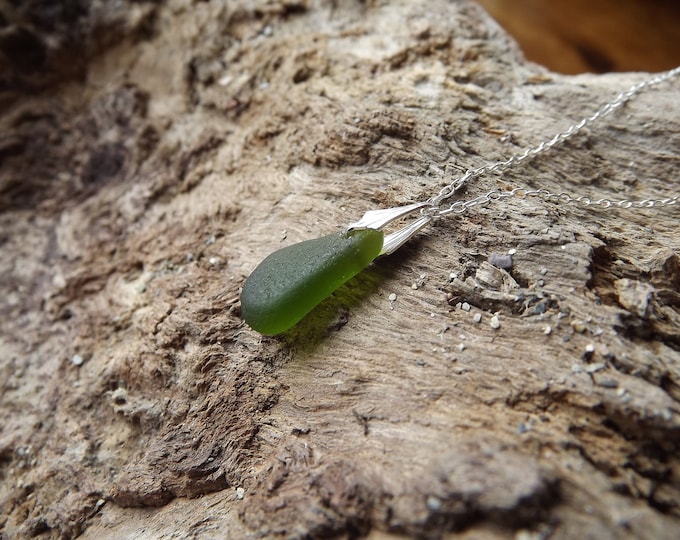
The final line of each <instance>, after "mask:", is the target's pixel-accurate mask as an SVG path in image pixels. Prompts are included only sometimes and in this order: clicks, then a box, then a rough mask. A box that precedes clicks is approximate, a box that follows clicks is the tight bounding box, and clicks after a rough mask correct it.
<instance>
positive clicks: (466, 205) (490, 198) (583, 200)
mask: <svg viewBox="0 0 680 540" xmlns="http://www.w3.org/2000/svg"><path fill="white" fill-rule="evenodd" d="M511 197H515V198H518V199H526V198H529V197H537V198H540V199H543V200H544V201H546V202H550V203H555V204H560V205H572V206H580V207H582V208H589V207H599V208H602V209H607V208H661V207H664V206H673V205H676V204H679V200H680V195H675V196H674V197H666V198H664V199H642V200H631V199H620V200H614V199H607V198H602V199H597V200H593V199H591V198H590V197H585V196H578V197H574V196H573V195H570V194H569V193H565V192H561V193H553V192H552V191H549V190H547V189H526V188H515V189H512V190H508V191H502V190H500V189H495V190H492V191H489V192H487V193H484V194H483V195H479V196H478V197H475V198H474V199H468V200H467V201H456V202H454V203H453V204H451V205H449V206H448V207H446V208H444V209H437V211H436V214H433V217H443V216H446V215H448V214H464V213H465V212H467V211H468V210H470V209H472V208H475V207H477V206H486V205H487V204H489V203H492V202H495V201H499V200H501V199H508V198H511Z"/></svg>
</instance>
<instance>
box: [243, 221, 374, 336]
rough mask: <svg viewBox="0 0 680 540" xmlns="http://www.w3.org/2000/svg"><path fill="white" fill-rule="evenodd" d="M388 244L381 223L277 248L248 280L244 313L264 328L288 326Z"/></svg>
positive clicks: (274, 330)
mask: <svg viewBox="0 0 680 540" xmlns="http://www.w3.org/2000/svg"><path fill="white" fill-rule="evenodd" d="M382 248H383V233H382V231H379V230H376V229H363V230H353V231H343V232H338V233H335V234H330V235H328V236H324V237H322V238H316V239H314V240H306V241H304V242H300V243H298V244H293V245H291V246H287V247H284V248H282V249H279V250H278V251H275V252H274V253H272V254H271V255H269V256H268V257H267V258H266V259H264V260H263V261H262V262H261V263H260V265H259V266H258V267H257V268H255V270H254V271H253V273H252V274H250V276H249V277H248V279H247V280H246V282H245V283H244V285H243V291H242V293H241V314H242V316H243V319H244V320H245V321H246V322H247V323H248V324H249V325H250V326H251V327H252V328H253V329H254V330H257V331H258V332H260V333H261V334H266V335H275V334H280V333H281V332H285V331H286V330H288V329H289V328H291V327H292V326H293V325H294V324H295V323H297V322H298V321H299V320H300V319H302V318H303V317H304V316H305V315H306V314H307V313H309V312H310V311H311V310H312V309H313V308H314V307H315V306H316V305H317V304H319V303H320V302H321V301H322V300H323V299H324V298H326V297H327V296H329V295H330V294H331V293H332V292H333V291H335V290H336V289H337V288H338V287H340V285H342V284H343V283H345V282H346V281H347V280H349V279H350V278H352V277H354V276H355V275H357V274H358V273H359V272H361V271H362V270H363V269H364V268H366V267H367V266H368V265H369V264H370V263H371V261H373V259H375V258H376V257H377V256H378V255H379V254H380V252H381V250H382Z"/></svg>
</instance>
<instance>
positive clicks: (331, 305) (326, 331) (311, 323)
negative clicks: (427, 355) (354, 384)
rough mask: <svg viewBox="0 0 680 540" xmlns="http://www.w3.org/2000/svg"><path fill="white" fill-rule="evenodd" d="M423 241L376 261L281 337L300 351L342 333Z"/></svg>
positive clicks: (418, 240) (306, 350)
mask: <svg viewBox="0 0 680 540" xmlns="http://www.w3.org/2000/svg"><path fill="white" fill-rule="evenodd" d="M423 241H424V240H423V239H422V238H419V239H414V240H412V241H411V242H410V243H409V245H408V246H404V247H402V248H401V249H400V250H399V251H397V252H395V253H393V254H391V255H385V256H382V257H379V258H378V259H376V260H375V261H373V262H372V263H371V264H370V265H369V266H368V267H367V268H365V269H364V270H363V271H362V272H360V273H359V274H357V275H356V276H354V277H353V278H352V279H350V280H349V281H347V282H346V283H345V284H343V285H341V286H340V287H339V288H338V289H336V290H335V291H334V292H333V293H332V294H331V295H330V296H329V297H327V298H326V299H324V300H323V301H322V302H321V303H319V304H318V305H317V306H316V307H315V308H314V309H312V311H310V312H309V313H308V314H307V315H305V316H304V317H303V318H302V319H301V320H300V321H299V322H298V323H297V324H296V325H295V326H293V327H292V328H291V329H290V330H287V331H286V332H284V333H282V334H280V335H279V336H278V338H279V339H281V340H283V341H285V342H286V344H287V345H288V346H295V347H296V348H297V349H298V350H302V351H305V352H309V351H313V350H314V349H315V348H316V347H317V346H318V345H319V344H321V342H323V341H324V340H326V339H327V338H328V337H329V336H330V335H332V334H333V333H334V332H338V331H341V330H342V328H343V327H344V326H345V325H346V324H347V323H348V322H349V318H350V317H351V316H352V313H353V312H354V311H356V308H357V307H358V306H360V305H361V304H362V303H363V302H365V301H366V300H367V299H368V298H369V297H370V296H371V295H374V294H379V292H380V291H381V290H384V289H385V284H387V283H389V282H391V281H392V280H394V279H395V277H396V275H397V274H398V273H399V272H400V267H401V266H402V265H403V264H404V263H406V262H408V260H409V259H410V258H411V257H413V255H415V254H416V253H417V252H418V250H419V248H420V246H421V243H422V242H423Z"/></svg>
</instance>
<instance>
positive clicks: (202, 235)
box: [0, 0, 680, 539]
mask: <svg viewBox="0 0 680 540" xmlns="http://www.w3.org/2000/svg"><path fill="white" fill-rule="evenodd" d="M33 4H35V6H34V5H33ZM106 4H107V3H103V4H101V5H106ZM7 5H9V4H7ZM69 5H70V4H69ZM111 5H115V6H118V9H120V11H111V10H112V9H113V8H111V7H108V8H106V7H103V8H99V9H102V10H103V11H102V12H98V11H96V10H95V7H88V5H87V4H84V6H85V7H84V8H83V9H82V10H81V11H77V12H75V13H71V12H69V11H68V10H67V9H66V8H64V10H63V11H61V12H59V13H57V14H56V15H55V13H54V12H51V16H52V17H54V16H56V17H58V19H57V23H58V24H57V23H54V24H51V25H48V24H47V23H45V22H44V21H43V20H42V19H41V18H40V17H37V16H34V17H29V15H30V14H31V13H32V12H31V9H33V10H35V12H33V14H34V15H35V13H38V14H39V13H41V11H40V10H42V9H46V8H44V7H40V6H42V4H40V3H38V2H27V3H25V6H24V7H23V8H16V9H17V10H18V9H25V10H26V11H25V13H15V14H14V15H16V17H24V18H23V19H19V22H12V20H13V19H11V18H10V17H9V16H8V15H7V14H5V15H6V16H5V17H4V18H5V19H6V20H8V21H9V22H7V25H6V27H5V28H4V29H3V32H5V33H4V34H3V35H4V36H5V37H4V38H3V39H4V40H3V41H2V43H1V45H2V54H3V55H4V57H3V58H4V59H3V60H2V61H3V62H4V65H5V67H6V69H5V70H3V77H4V78H3V87H4V88H5V90H4V93H3V99H2V102H1V103H2V107H3V110H2V116H1V118H0V122H1V126H2V128H1V133H2V135H1V136H0V159H1V160H2V161H1V162H0V204H1V205H2V213H1V214H0V219H1V220H2V224H1V225H0V227H1V229H0V230H1V238H2V251H3V257H2V263H1V265H2V266H1V271H0V275H2V279H1V280H0V286H1V287H2V303H0V310H1V313H2V321H3V322H2V329H1V330H0V352H1V355H2V362H1V363H0V369H1V372H0V373H1V380H2V388H3V390H2V398H1V399H2V400H1V407H2V416H1V417H0V418H2V420H1V429H0V516H1V517H0V530H1V531H2V535H4V537H7V538H11V537H22V536H35V535H42V536H45V537H60V536H73V535H76V534H82V537H83V538H98V539H101V538H123V537H129V538H132V537H134V538H159V537H170V536H171V535H173V534H177V535H180V536H188V537H201V538H205V537H214V538H224V537H229V538H238V537H243V536H254V537H264V538H269V537H277V536H280V537H287V538H305V537H320V536H344V537H357V536H364V535H367V536H369V537H371V538H387V537H392V536H393V535H394V536H399V535H407V536H413V537H421V538H422V537H432V538H438V537H446V536H451V537H452V536H456V537H459V536H460V537H464V538H480V537H484V538H508V537H516V538H547V537H550V538H578V537H588V538H600V539H605V538H624V537H625V538H627V537H631V536H634V537H638V538H657V539H658V538H677V535H678V531H679V530H680V505H679V501H680V483H679V482H680V481H679V480H678V478H679V475H680V461H679V460H678V441H679V435H680V408H679V406H678V400H679V399H680V366H679V361H680V356H679V355H678V349H679V348H680V339H679V338H678V335H680V331H679V330H680V314H679V309H680V296H679V286H680V269H679V265H678V257H677V251H678V249H679V248H680V237H679V236H678V233H677V219H678V213H677V210H675V209H674V208H665V209H663V210H620V209H609V210H593V209H589V208H581V207H576V206H567V205H563V204H555V203H554V202H550V201H543V200H535V199H530V198H528V199H513V200H510V201H505V202H502V203H497V204H492V205H489V206H486V207H484V208H480V209H478V210H474V211H471V212H469V213H467V214H465V215H463V216H460V217H450V218H446V219H442V220H440V221H438V222H437V223H436V224H435V225H433V226H431V227H429V228H428V229H426V230H425V231H424V233H423V234H421V235H420V236H418V237H417V238H416V239H414V240H413V241H411V242H410V243H409V244H408V245H406V246H405V247H404V248H402V250H400V251H399V252H397V253H395V254H394V255H392V256H390V257H386V258H382V259H379V260H378V261H376V263H375V264H374V265H372V266H371V267H370V268H369V269H368V270H367V271H366V272H364V273H363V274H361V275H359V276H358V277H357V278H356V279H354V280H352V281H351V282H349V283H348V284H347V285H346V286H344V287H343V288H341V289H340V290H339V291H338V292H337V293H336V294H335V295H333V297H331V298H329V299H328V301H326V302H324V303H323V304H322V305H320V306H319V307H318V308H317V309H316V310H315V311H314V312H312V314H311V315H310V316H309V317H307V318H306V319H305V320H303V321H302V322H301V323H300V324H299V325H298V326H296V327H295V328H294V329H293V330H292V331H290V332H289V333H287V334H285V335H284V336H282V337H275V338H268V337H262V336H260V335H258V334H257V333H255V332H253V331H252V330H250V329H249V328H248V327H247V326H245V325H244V323H243V322H242V321H241V319H240V317H239V301H238V298H239V288H240V287H241V285H242V283H243V281H244V279H245V277H246V276H247V275H248V273H249V272H250V271H252V269H253V268H254V267H255V266H256V264H257V263H258V262H259V261H260V260H261V259H262V258H263V257H264V256H266V255H267V254H268V253H270V252H271V251H273V250H275V249H277V248H279V247H281V246H283V245H286V244H288V243H293V242H296V241H300V240H303V239H307V238H313V237H317V236H320V235H322V234H326V233H329V232H332V231H334V230H337V229H339V228H341V227H343V226H345V225H346V224H347V223H349V222H350V221H353V220H356V219H357V218H359V217H360V216H361V214H362V213H363V212H364V211H366V210H369V209H375V208H380V207H389V206H395V205H399V204H405V203H407V202H410V201H413V200H422V199H425V198H427V197H429V196H430V195H432V194H433V193H434V192H435V191H436V190H437V189H438V188H439V187H440V186H442V185H444V184H445V183H446V182H447V181H448V180H450V179H451V176H450V175H451V174H457V172H458V171H459V170H464V169H465V168H468V167H476V166H479V165H481V164H484V163H486V162H489V161H495V160H498V159H503V158H506V157H508V156H510V155H512V154H515V153H517V152H519V151H521V150H522V149H523V148H525V147H527V146H531V145H535V144H537V143H538V142H540V141H542V140H545V139H547V138H549V137H550V136H552V135H553V134H554V133H555V132H556V131H558V130H562V129H565V128H566V127H567V126H569V125H570V124H571V123H573V122H575V121H578V120H579V119H580V118H581V117H583V116H584V115H587V114H590V113H592V112H593V111H594V110H595V109H596V108H597V106H598V105H599V104H602V103H605V102H607V101H609V100H610V99H611V98H612V97H613V96H615V95H616V94H617V93H618V92H619V91H621V90H624V89H626V88H628V87H629V86H630V85H631V84H633V83H635V82H637V81H640V80H642V79H643V78H644V75H639V74H620V75H605V76H589V75H583V76H577V77H565V76H558V75H555V74H552V73H550V72H547V71H545V70H544V69H542V68H540V67H538V66H536V65H532V64H529V63H527V62H525V61H524V60H523V59H522V57H521V54H520V53H519V52H518V49H517V48H516V46H515V45H514V44H513V42H512V41H511V40H510V39H509V38H508V37H507V36H506V35H505V34H504V33H503V32H502V31H501V30H500V29H499V28H498V27H497V25H495V24H494V23H493V22H492V21H491V20H490V19H489V17H488V16H487V15H485V14H484V13H483V12H482V11H481V10H480V9H479V8H478V7H476V6H475V5H472V4H470V3H469V2H467V1H463V0H459V1H455V2H445V1H443V0H441V1H439V0H434V1H432V2H428V3H427V5H426V6H423V5H420V4H419V3H411V2H408V1H400V2H393V3H390V4H385V5H383V4H378V3H373V2H364V3H360V2H356V3H354V2H328V3H323V2H303V1H300V2H295V1H293V2H281V3H277V2H267V1H261V2H251V1H242V2H240V3H239V2H231V3H229V5H228V6H226V5H222V3H219V2H191V1H172V2H167V3H165V4H162V5H157V4H156V3H150V2H149V3H145V2H129V3H128V2H118V3H112V4H111ZM2 6H3V7H2V9H6V8H5V7H4V6H5V4H2ZM43 14H44V13H43ZM21 21H23V22H21ZM13 25H14V26H13ZM19 27H21V29H19ZM12 32H14V33H12ZM8 35H9V36H10V38H12V39H9V38H7V36H8ZM17 36H18V37H17ZM22 36H23V37H22ZM64 36H69V38H68V39H66V38H65V37H64ZM62 38H63V39H62ZM13 39H14V41H12V40H13ZM20 39H24V40H25V41H26V43H29V44H30V45H31V47H33V48H32V49H21V50H30V51H32V52H33V53H34V54H32V55H24V56H23V57H21V58H19V57H18V56H17V54H18V53H17V52H16V51H17V48H16V46H15V45H16V42H17V41H16V40H19V42H20V43H21V41H20ZM678 84H679V83H678V82H673V83H667V84H663V85H660V86H658V87H655V88H653V89H651V90H649V91H648V92H646V93H644V94H643V95H641V96H639V97H638V98H637V99H635V100H634V101H633V102H631V103H629V104H628V105H626V106H625V107H624V108H622V109H621V110H619V111H617V112H616V113H614V114H612V115H611V116H610V117H608V118H607V119H606V120H605V121H603V122H602V123H601V124H599V125H597V126H595V127H593V128H592V129H590V130H588V131H587V132H586V133H583V134H581V135H579V136H577V137H575V138H574V139H573V140H570V141H569V142H568V143H566V144H564V145H562V146H560V147H559V148H556V149H555V150H554V151H551V152H550V153H548V154H545V155H544V156H542V157H539V158H537V159H535V160H533V161H532V162H530V163H528V164H526V165H524V166H522V167H519V168H517V169H516V170H513V171H511V172H510V173H509V174H507V175H506V176H504V177H503V178H502V179H500V180H499V179H497V178H482V179H479V180H478V181H475V182H474V183H471V184H470V185H469V186H468V188H467V189H466V190H465V191H464V193H461V197H463V198H469V197H474V196H475V195H477V194H480V193H483V192H485V191H488V190H490V189H496V188H498V187H500V188H503V189H505V188H511V187H516V186H528V187H533V188H547V189H550V190H552V191H555V192H560V191H568V192H570V193H574V194H579V195H582V194H583V195H588V196H590V197H592V198H593V199H597V198H600V197H609V198H614V199H618V198H634V199H645V198H664V197H667V196H669V194H673V193H674V192H675V193H677V183H676V174H677V169H678V165H679V162H680V158H679V157H678V143H679V140H680V139H679V137H680V135H679V134H680V120H678V118H680V116H679V114H678V100H677V87H678ZM447 163H449V164H450V166H449V168H448V170H447V169H446V164H447ZM433 166H434V168H433ZM511 249H513V250H516V251H515V252H514V255H513V259H512V267H511V268H509V269H507V270H503V269H499V268H497V267H495V266H492V265H490V264H489V262H488V261H489V259H490V258H491V257H492V255H494V254H499V255H503V254H507V253H508V251H509V250H511ZM393 295H396V298H395V296H393ZM492 322H493V323H499V325H498V324H493V325H492ZM492 326H499V327H497V328H494V327H492Z"/></svg>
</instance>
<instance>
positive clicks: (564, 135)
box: [423, 66, 680, 218]
mask: <svg viewBox="0 0 680 540" xmlns="http://www.w3.org/2000/svg"><path fill="white" fill-rule="evenodd" d="M677 75H680V66H678V67H676V68H674V69H671V70H669V71H664V72H662V73H659V74H657V75H655V76H653V77H650V78H648V79H645V80H644V81H641V82H639V83H637V84H634V85H633V86H631V87H630V88H629V89H628V90H626V91H624V92H621V93H620V94H619V95H618V96H616V97H615V98H614V99H613V100H612V101H610V102H609V103H607V104H605V105H603V106H602V107H600V108H599V109H598V110H597V111H596V112H595V113H593V114H592V115H591V116H588V117H586V118H584V119H582V120H581V121H580V122H578V123H576V124H572V125H571V126H569V127H568V128H567V129H566V130H564V131H562V132H560V133H558V134H556V135H555V136H554V137H552V138H551V139H548V140H546V141H543V142H541V143H540V144H539V145H537V146H533V147H529V148H527V149H526V150H524V151H523V152H521V153H519V154H515V155H514V156H511V157H510V158H508V159H506V160H504V161H497V162H496V163H491V164H488V165H483V166H481V167H477V168H475V169H468V170H467V171H466V172H465V174H463V175H462V176H460V177H458V178H456V179H455V180H454V181H453V182H451V183H450V184H448V185H446V186H444V187H443V188H442V189H441V190H440V191H439V193H438V194H437V195H436V196H434V197H431V198H430V199H428V201H427V202H428V203H429V207H428V208H426V209H424V210H423V212H424V213H426V214H428V215H430V216H432V217H433V218H438V217H443V216H445V215H448V214H462V213H464V212H466V211H467V210H469V209H470V208H474V207H475V206H481V205H485V204H488V203H490V202H492V201H495V200H500V199H505V198H508V197H535V196H538V197H541V198H543V199H545V200H547V201H550V202H557V203H562V204H577V205H580V206H584V207H589V206H595V207H600V208H610V207H617V208H651V207H662V206H670V205H674V204H676V203H677V201H678V196H675V197H671V198H666V199H645V200H641V201H632V200H628V199H623V200H611V199H606V198H605V199H598V200H596V201H593V200H591V199H590V198H588V197H584V196H579V197H573V196H571V195H569V194H567V193H551V192H549V191H547V190H545V189H538V190H529V189H524V188H515V189H513V190H512V191H500V190H493V191H489V192H488V193H486V194H484V195H480V196H478V197H476V198H474V199H470V200H467V201H456V202H454V203H452V204H451V205H449V206H447V207H443V206H442V203H443V202H444V201H445V200H446V199H448V198H449V197H451V196H453V194H454V193H455V192H456V191H457V190H458V189H460V188H461V187H462V186H463V185H464V184H465V183H466V182H468V181H469V180H472V179H474V178H478V177H480V176H484V175H487V174H498V175H502V174H503V173H504V172H505V171H507V170H508V169H510V168H513V167H515V166H517V165H519V164H521V163H523V162H525V161H529V160H531V159H533V158H534V157H536V156H538V155H540V154H543V153H545V152H548V151H549V150H551V149H552V148H553V147H554V146H556V145H558V144H561V143H563V142H564V141H566V140H567V139H569V138H571V137H573V136H574V135H576V134H577V133H580V132H581V131H582V130H583V129H585V128H586V127H588V126H590V125H592V124H595V123H596V122H598V121H599V120H601V119H602V118H604V117H605V116H607V115H609V114H611V113H612V112H613V111H615V110H617V109H618V108H620V107H621V106H622V105H624V104H625V103H626V102H628V101H629V100H630V99H631V98H633V97H635V96H636V95H637V94H639V93H640V92H641V91H642V90H644V89H645V88H648V87H650V86H654V85H656V84H660V83H662V82H664V81H667V80H669V79H672V78H673V77H676V76H677ZM520 194H521V195H520Z"/></svg>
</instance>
